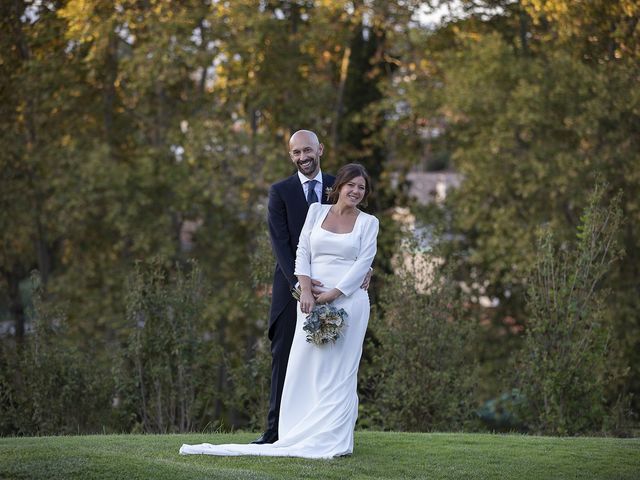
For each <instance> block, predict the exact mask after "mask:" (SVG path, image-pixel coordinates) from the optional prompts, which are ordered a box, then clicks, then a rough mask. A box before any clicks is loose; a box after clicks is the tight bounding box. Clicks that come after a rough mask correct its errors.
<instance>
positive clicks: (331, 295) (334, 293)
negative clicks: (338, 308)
mask: <svg viewBox="0 0 640 480" xmlns="http://www.w3.org/2000/svg"><path fill="white" fill-rule="evenodd" d="M340 295H342V292H341V291H340V290H338V289H337V288H332V289H331V290H329V291H327V292H323V293H321V294H320V295H318V297H316V303H331V302H333V301H334V300H335V299H336V298H338V297H339V296H340Z"/></svg>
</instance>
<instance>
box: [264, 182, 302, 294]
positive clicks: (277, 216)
mask: <svg viewBox="0 0 640 480" xmlns="http://www.w3.org/2000/svg"><path fill="white" fill-rule="evenodd" d="M268 223H269V237H270V238H271V247H272V248H273V253H274V254H275V256H276V261H277V262H278V265H279V266H280V269H281V270H282V273H284V276H285V277H286V278H287V281H288V282H289V285H290V286H291V288H293V287H294V285H295V284H296V282H297V281H298V279H297V278H296V277H295V276H294V274H293V269H294V263H295V259H294V258H293V254H292V253H291V252H292V249H291V237H290V235H289V226H288V225H287V209H286V206H285V203H284V200H283V199H282V197H281V196H280V193H279V192H278V191H277V189H276V188H275V185H272V186H271V188H270V189H269V206H268Z"/></svg>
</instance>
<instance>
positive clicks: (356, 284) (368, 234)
mask: <svg viewBox="0 0 640 480" xmlns="http://www.w3.org/2000/svg"><path fill="white" fill-rule="evenodd" d="M367 220H368V222H367V225H366V226H365V227H364V232H363V234H362V239H361V241H360V253H359V254H358V258H357V259H356V261H355V262H354V264H353V265H352V266H351V268H349V270H348V271H347V273H346V274H345V275H344V276H343V277H342V279H341V280H340V281H339V282H338V284H337V285H336V289H337V290H339V291H340V292H341V293H342V294H343V295H347V296H349V295H351V294H353V293H354V292H356V291H357V290H358V289H359V288H360V286H361V285H362V279H363V278H364V277H365V275H366V274H367V273H368V272H369V268H370V267H371V264H372V263H373V258H374V257H375V256H376V251H377V237H378V230H379V222H378V219H377V218H376V217H373V216H370V217H368V219H367Z"/></svg>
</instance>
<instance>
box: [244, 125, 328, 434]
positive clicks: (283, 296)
mask: <svg viewBox="0 0 640 480" xmlns="http://www.w3.org/2000/svg"><path fill="white" fill-rule="evenodd" d="M323 148H324V147H323V145H322V144H321V143H320V142H319V140H318V137H317V136H316V134H315V133H313V132H311V131H309V130H298V131H297V132H295V133H294V134H293V135H292V136H291V139H290V140H289V157H290V158H291V161H292V162H293V164H294V165H295V167H296V169H297V170H298V171H297V172H296V173H295V174H293V175H292V176H290V177H289V178H286V179H284V180H281V181H280V182H277V183H275V184H273V185H272V186H271V189H270V190H269V215H268V222H269V235H270V237H271V246H272V248H273V252H274V254H275V256H276V270H275V273H274V275H273V291H272V298H271V313H270V317H269V340H271V395H270V397H269V414H268V416H267V430H266V431H265V432H264V433H263V434H262V436H261V437H260V438H258V439H257V440H255V441H254V442H252V443H258V444H260V443H273V442H275V441H276V440H278V417H279V415H280V398H281V397H282V387H283V386H284V377H285V374H286V371H287V362H288V361H289V352H290V350H291V343H292V342H293V334H294V331H295V327H296V313H297V312H296V311H297V306H296V301H295V300H294V298H293V297H292V296H291V290H293V288H294V287H295V286H296V283H297V281H298V279H297V278H296V276H295V275H294V274H293V271H294V268H295V259H296V249H297V247H298V238H299V237H300V232H301V231H302V226H303V225H304V220H305V218H306V216H307V210H308V209H309V205H310V204H312V203H314V202H318V201H321V202H322V203H328V199H327V189H328V188H330V187H331V186H332V185H333V181H334V180H335V177H334V176H333V175H328V174H325V173H322V172H321V171H320V157H321V156H322V151H323ZM312 282H313V284H314V285H315V286H321V284H320V283H319V282H315V281H312ZM318 293H319V292H318Z"/></svg>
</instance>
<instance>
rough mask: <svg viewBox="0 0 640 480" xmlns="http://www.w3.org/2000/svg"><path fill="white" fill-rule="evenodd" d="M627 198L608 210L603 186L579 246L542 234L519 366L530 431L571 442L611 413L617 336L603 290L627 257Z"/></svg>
mask: <svg viewBox="0 0 640 480" xmlns="http://www.w3.org/2000/svg"><path fill="white" fill-rule="evenodd" d="M619 201H620V197H619V196H618V197H616V198H615V199H614V201H613V202H612V203H611V204H610V205H608V206H605V205H603V187H602V186H600V187H597V188H596V189H595V190H594V192H593V193H592V195H591V198H590V202H589V206H588V207H587V209H586V210H585V212H584V215H583V216H582V218H581V224H580V226H579V227H578V236H577V242H576V243H575V244H565V245H560V246H557V245H556V244H555V242H554V237H553V233H552V232H551V230H550V229H548V228H547V229H545V230H543V231H542V232H541V234H540V239H539V247H538V253H537V260H536V263H535V265H534V267H533V269H532V271H531V273H530V275H529V279H528V285H529V288H528V296H527V308H528V311H529V319H528V323H527V331H526V340H525V344H524V347H523V350H522V351H521V352H520V355H519V357H518V362H517V376H518V380H517V383H518V384H519V387H520V390H521V391H522V393H523V394H524V396H525V398H526V399H527V401H526V402H525V403H523V406H524V408H523V409H522V411H521V412H520V413H521V416H522V418H523V419H524V420H525V421H526V423H527V424H528V426H529V429H530V430H532V431H534V432H538V433H544V434H560V435H570V434H578V433H585V432H593V431H597V430H600V429H602V428H603V426H604V423H605V421H606V418H607V415H608V410H609V407H608V405H607V400H606V398H605V389H606V386H607V384H608V383H609V382H611V381H617V380H618V379H614V378H611V374H612V371H610V369H609V353H610V350H609V349H610V348H611V345H610V342H609V338H610V330H611V326H610V325H609V324H608V323H607V321H606V318H607V317H606V315H605V312H604V308H603V305H604V303H603V300H604V298H605V297H606V295H607V290H606V289H605V288H602V287H603V285H604V283H605V282H604V280H605V278H606V275H607V273H608V271H609V269H610V267H611V265H612V264H613V263H614V262H615V261H616V260H618V259H619V258H620V257H621V255H622V251H621V250H620V248H619V247H618V244H617V241H616V236H617V234H618V231H619V227H620V223H621V218H622V214H621V211H620V208H619Z"/></svg>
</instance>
